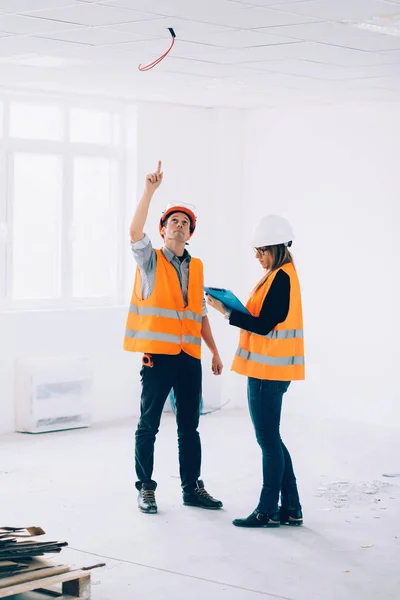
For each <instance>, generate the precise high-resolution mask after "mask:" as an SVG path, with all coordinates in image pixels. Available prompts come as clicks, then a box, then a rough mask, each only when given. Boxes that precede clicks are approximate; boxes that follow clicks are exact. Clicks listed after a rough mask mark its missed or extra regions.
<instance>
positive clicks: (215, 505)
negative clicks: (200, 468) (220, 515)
mask: <svg viewBox="0 0 400 600" xmlns="http://www.w3.org/2000/svg"><path fill="white" fill-rule="evenodd" d="M183 504H184V505H185V506H198V507H199V508H208V509H209V510H217V509H219V508H222V502H221V500H216V499H215V498H213V497H212V496H210V494H209V493H208V492H206V490H205V489H204V483H203V482H202V481H201V479H199V480H198V481H197V484H196V487H195V488H194V489H193V490H190V491H188V492H185V491H184V492H183Z"/></svg>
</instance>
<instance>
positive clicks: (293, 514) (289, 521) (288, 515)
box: [279, 506, 303, 527]
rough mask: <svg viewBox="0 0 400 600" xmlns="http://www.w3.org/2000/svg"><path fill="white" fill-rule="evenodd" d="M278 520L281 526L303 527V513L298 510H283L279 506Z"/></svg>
mask: <svg viewBox="0 0 400 600" xmlns="http://www.w3.org/2000/svg"><path fill="white" fill-rule="evenodd" d="M279 520H280V522H281V525H291V526H292V527H299V526H300V525H303V513H302V512H301V510H300V509H291V508H284V507H283V506H281V507H280V509H279Z"/></svg>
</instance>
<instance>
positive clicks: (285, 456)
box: [247, 377, 301, 514]
mask: <svg viewBox="0 0 400 600" xmlns="http://www.w3.org/2000/svg"><path fill="white" fill-rule="evenodd" d="M289 385H290V381H270V380H267V379H254V378H253V377H249V379H248V386H247V395H248V401H249V410H250V416H251V420H252V421H253V425H254V430H255V433H256V438H257V442H258V444H259V445H260V447H261V450H262V465H263V486H262V490H261V496H260V501H259V503H258V507H257V509H258V510H259V511H261V512H263V513H269V514H272V513H276V512H277V510H278V503H279V494H281V506H283V507H285V508H290V509H300V508H301V505H300V499H299V493H298V491H297V484H296V477H295V475H294V471H293V465H292V459H291V458H290V454H289V452H288V449H287V448H286V446H285V444H284V443H283V442H282V439H281V435H280V431H279V427H280V420H281V410H282V399H283V395H284V394H285V392H286V391H287V389H288V387H289Z"/></svg>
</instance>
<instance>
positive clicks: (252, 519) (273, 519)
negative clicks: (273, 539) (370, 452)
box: [232, 510, 280, 527]
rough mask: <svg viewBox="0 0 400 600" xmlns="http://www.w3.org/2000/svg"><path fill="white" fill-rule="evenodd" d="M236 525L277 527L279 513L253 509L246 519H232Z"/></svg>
mask: <svg viewBox="0 0 400 600" xmlns="http://www.w3.org/2000/svg"><path fill="white" fill-rule="evenodd" d="M232 523H233V524H234V525H236V527H279V525H280V522H279V514H278V513H275V514H270V515H269V514H267V513H262V512H260V511H259V510H255V511H254V512H252V513H251V515H249V516H248V517H247V518H246V519H235V520H234V521H232Z"/></svg>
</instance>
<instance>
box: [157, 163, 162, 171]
mask: <svg viewBox="0 0 400 600" xmlns="http://www.w3.org/2000/svg"><path fill="white" fill-rule="evenodd" d="M157 173H158V174H160V173H161V160H159V161H158V166H157Z"/></svg>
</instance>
